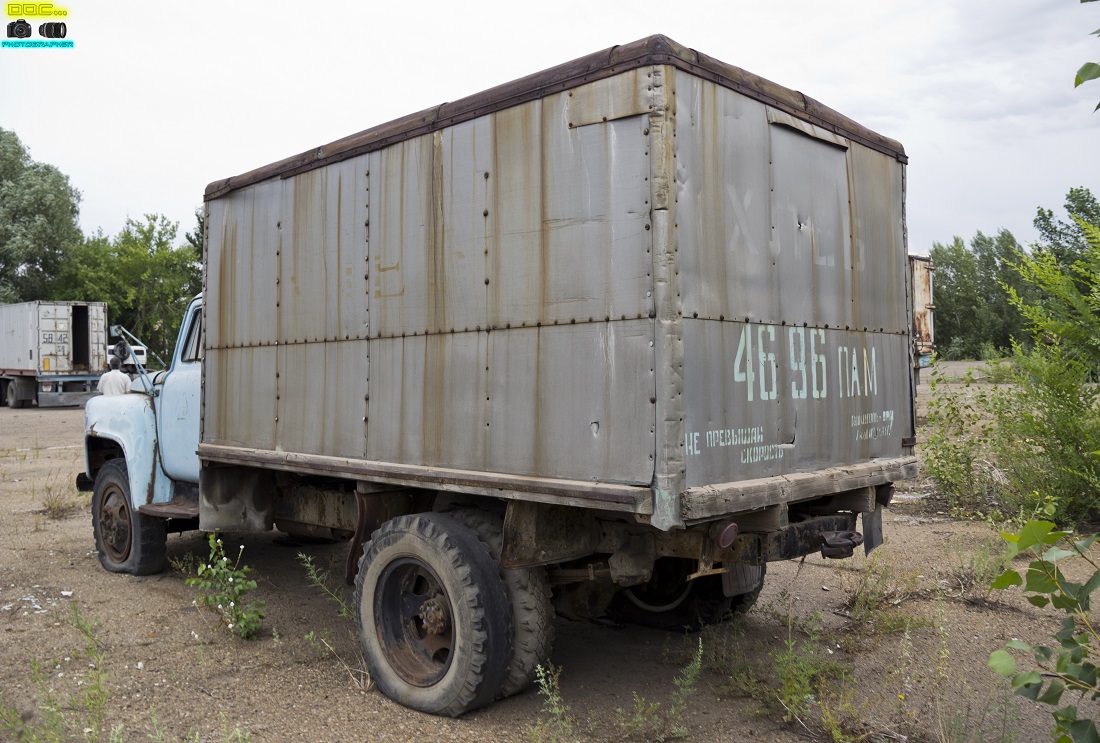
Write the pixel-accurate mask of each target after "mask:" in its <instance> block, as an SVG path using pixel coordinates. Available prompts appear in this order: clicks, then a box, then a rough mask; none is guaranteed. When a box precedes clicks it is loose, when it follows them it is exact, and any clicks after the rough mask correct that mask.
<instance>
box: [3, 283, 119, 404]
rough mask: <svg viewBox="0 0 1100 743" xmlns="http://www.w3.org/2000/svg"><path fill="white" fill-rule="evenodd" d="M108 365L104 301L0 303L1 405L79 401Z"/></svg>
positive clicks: (92, 390) (90, 391) (90, 392)
mask: <svg viewBox="0 0 1100 743" xmlns="http://www.w3.org/2000/svg"><path fill="white" fill-rule="evenodd" d="M106 364H107V305H106V304H105V303H103V302H47V301H39V302H23V303H21V304H6V305H0V404H3V405H9V406H11V407H13V408H22V407H25V406H27V405H30V404H31V403H33V402H37V404H38V405H39V407H49V406H64V405H83V404H84V403H85V402H87V400H88V398H90V397H91V396H92V395H94V394H96V382H97V381H98V380H99V376H100V375H101V374H102V373H103V372H104V370H105V369H106Z"/></svg>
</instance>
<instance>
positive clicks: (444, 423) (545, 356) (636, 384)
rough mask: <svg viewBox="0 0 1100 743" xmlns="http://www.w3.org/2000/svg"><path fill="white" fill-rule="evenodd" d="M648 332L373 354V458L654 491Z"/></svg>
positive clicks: (637, 324)
mask: <svg viewBox="0 0 1100 743" xmlns="http://www.w3.org/2000/svg"><path fill="white" fill-rule="evenodd" d="M651 339H652V323H651V322H650V321H649V320H634V321H627V322H611V323H585V324H583V325H568V326H557V327H553V326H551V327H542V328H537V327H535V328H518V329H517V328H513V329H511V330H507V331H503V332H500V331H492V332H489V333H486V332H484V331H482V332H474V333H455V334H453V335H452V334H449V333H448V334H444V335H431V336H418V337H409V336H407V337H405V338H392V339H389V338H386V339H378V340H375V341H373V342H372V343H371V358H372V361H373V363H372V365H371V404H370V420H369V423H368V433H367V445H368V458H369V459H371V460H374V461H384V462H406V463H416V464H425V465H431V466H458V467H461V468H464V469H474V470H484V471H490V472H509V473H514V474H524V475H537V476H543V477H563V478H576V479H592V478H598V479H600V480H603V481H610V482H634V483H638V484H642V485H648V483H649V478H651V476H652V467H653V462H652V453H653V412H652V404H651V403H650V397H651V395H652V390H653V371H652V347H651Z"/></svg>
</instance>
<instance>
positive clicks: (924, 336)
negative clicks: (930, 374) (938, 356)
mask: <svg viewBox="0 0 1100 743" xmlns="http://www.w3.org/2000/svg"><path fill="white" fill-rule="evenodd" d="M909 270H910V273H911V287H912V289H911V290H912V293H913V343H914V345H915V349H914V350H915V354H916V357H917V359H916V361H917V363H919V365H920V366H929V365H931V363H932V353H933V352H934V351H935V350H936V335H935V325H934V320H935V310H936V306H935V303H934V302H933V296H932V272H933V271H935V270H936V269H935V266H933V265H932V259H931V258H928V257H926V256H923V255H911V256H909Z"/></svg>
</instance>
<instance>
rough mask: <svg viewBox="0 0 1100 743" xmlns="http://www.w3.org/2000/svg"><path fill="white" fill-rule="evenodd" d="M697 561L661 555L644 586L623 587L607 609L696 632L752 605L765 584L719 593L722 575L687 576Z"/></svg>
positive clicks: (663, 626)
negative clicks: (731, 593) (742, 591)
mask: <svg viewBox="0 0 1100 743" xmlns="http://www.w3.org/2000/svg"><path fill="white" fill-rule="evenodd" d="M697 565H698V563H697V562H696V561H695V560H688V559H685V558H680V557H663V558H660V559H658V560H657V562H656V564H655V565H654V568H653V577H652V578H650V580H649V582H648V583H646V584H645V585H643V586H633V587H631V588H624V589H623V590H622V591H619V592H618V593H617V594H615V598H614V599H612V601H611V608H610V609H609V612H610V613H611V615H612V616H614V617H615V618H616V619H619V620H621V621H623V622H629V623H631V624H640V625H644V626H646V627H656V628H657V629H664V630H677V631H683V630H685V629H686V630H687V631H689V632H697V631H699V630H700V629H702V628H703V627H704V626H705V625H708V624H718V623H719V622H722V621H723V620H725V619H727V618H728V617H730V616H732V615H733V614H740V613H744V612H746V611H748V610H749V609H750V608H752V605H753V604H754V603H756V597H757V596H759V595H760V589H761V588H762V587H763V585H764V580H763V571H761V579H760V583H759V585H757V586H756V588H754V589H753V590H752V591H750V592H749V593H746V594H743V595H741V596H732V597H731V596H726V595H725V594H724V593H722V576H721V575H706V576H703V577H702V578H696V579H695V580H688V579H687V576H689V575H690V574H691V573H693V572H695V570H696V566H697Z"/></svg>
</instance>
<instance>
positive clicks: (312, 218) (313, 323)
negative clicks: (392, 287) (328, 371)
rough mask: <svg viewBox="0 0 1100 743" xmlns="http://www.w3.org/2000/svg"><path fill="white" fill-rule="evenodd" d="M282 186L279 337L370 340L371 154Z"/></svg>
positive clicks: (285, 339)
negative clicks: (367, 235) (368, 207)
mask: <svg viewBox="0 0 1100 743" xmlns="http://www.w3.org/2000/svg"><path fill="white" fill-rule="evenodd" d="M282 183H283V190H282V203H281V204H280V210H279V219H278V220H276V224H277V225H281V226H280V227H279V237H280V241H279V259H278V266H279V276H278V282H279V283H278V297H279V309H278V318H279V333H278V335H279V337H278V340H279V342H280V343H304V342H307V341H308V342H322V341H334V340H349V339H354V338H365V337H366V336H367V268H368V267H367V261H366V255H367V237H366V230H367V226H366V221H367V200H366V199H367V191H366V187H367V158H366V156H363V157H359V158H355V159H353V160H345V161H344V162H341V163H337V164H334V165H330V166H329V167H327V168H323V169H320V170H313V171H309V172H306V173H301V174H299V175H296V176H293V177H292V178H287V179H285V180H284V181H282Z"/></svg>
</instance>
